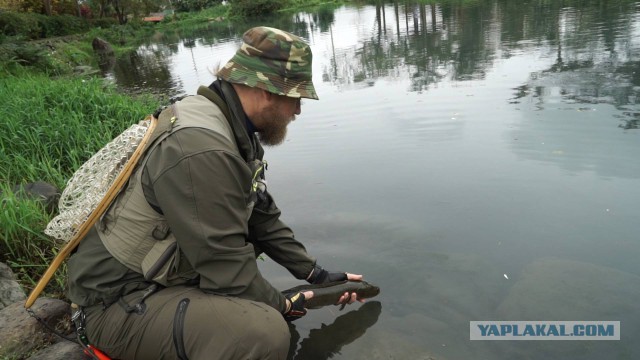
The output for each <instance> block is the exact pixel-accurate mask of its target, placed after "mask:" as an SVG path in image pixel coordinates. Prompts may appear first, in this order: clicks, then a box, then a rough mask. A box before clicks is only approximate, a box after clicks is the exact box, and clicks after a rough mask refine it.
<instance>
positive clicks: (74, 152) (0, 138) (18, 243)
mask: <svg viewBox="0 0 640 360" xmlns="http://www.w3.org/2000/svg"><path fill="white" fill-rule="evenodd" d="M20 72H21V74H19V75H3V76H2V77H0V114H3V121H1V122H0V184H3V185H2V189H1V190H2V191H3V193H2V195H0V229H1V230H0V261H2V262H6V263H8V264H9V265H10V266H11V267H12V268H13V269H14V270H15V271H16V272H17V273H18V276H19V278H20V281H21V283H22V285H24V286H25V287H26V288H30V287H31V286H33V285H34V283H35V281H37V279H38V278H39V276H40V275H41V274H42V272H43V271H44V269H45V268H46V266H47V264H49V262H50V260H51V259H52V258H53V256H54V253H55V248H56V247H55V246H54V245H55V243H54V241H53V240H52V239H50V238H48V237H47V236H46V235H44V234H43V229H44V227H45V226H46V224H47V223H48V222H49V220H50V219H51V217H52V214H49V213H47V211H46V210H45V209H44V208H43V206H42V205H41V204H40V203H38V202H37V201H33V200H28V199H24V198H21V197H16V196H14V195H13V194H12V193H11V191H10V189H11V188H12V187H13V186H14V185H18V184H25V183H29V182H34V181H38V180H42V181H46V182H48V183H51V184H53V185H55V186H57V187H58V188H60V189H63V188H64V186H65V184H66V182H67V181H68V179H69V178H70V177H71V175H72V174H73V172H74V171H75V170H76V169H77V168H78V167H79V166H80V165H81V164H82V163H83V162H85V161H86V160H87V159H89V157H91V156H92V155H93V154H94V153H95V152H96V151H97V150H98V149H100V148H101V147H102V146H104V144H106V143H107V142H109V141H110V140H111V139H112V138H114V137H115V136H116V135H117V134H119V133H120V132H122V131H123V130H125V129H126V128H127V127H129V126H130V125H131V124H133V123H135V122H138V121H139V120H141V119H143V118H144V117H145V116H146V115H147V114H149V113H151V112H152V111H153V110H155V108H157V106H158V105H159V103H158V101H157V100H154V99H152V98H150V97H139V98H132V97H130V96H127V95H123V94H119V93H117V92H116V91H115V89H114V88H113V87H111V86H106V85H105V83H104V81H103V80H102V79H97V78H85V79H82V78H56V79H52V78H50V77H49V76H48V75H47V74H37V73H33V72H27V71H25V70H22V71H20ZM63 277H64V272H63V271H62V272H59V277H58V278H57V280H56V281H55V282H54V288H53V289H50V290H51V291H52V292H54V293H62V290H63V288H64V286H63Z"/></svg>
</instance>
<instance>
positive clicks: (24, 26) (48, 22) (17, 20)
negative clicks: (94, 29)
mask: <svg viewBox="0 0 640 360" xmlns="http://www.w3.org/2000/svg"><path fill="white" fill-rule="evenodd" d="M88 28H89V23H88V22H87V21H86V20H85V19H82V18H78V17H76V16H71V15H58V16H46V15H42V14H34V13H17V12H11V11H2V12H0V32H1V33H2V34H3V35H4V36H20V37H24V38H26V39H30V40H34V39H42V38H47V37H54V36H64V35H71V34H77V33H81V32H83V31H86V30H87V29H88Z"/></svg>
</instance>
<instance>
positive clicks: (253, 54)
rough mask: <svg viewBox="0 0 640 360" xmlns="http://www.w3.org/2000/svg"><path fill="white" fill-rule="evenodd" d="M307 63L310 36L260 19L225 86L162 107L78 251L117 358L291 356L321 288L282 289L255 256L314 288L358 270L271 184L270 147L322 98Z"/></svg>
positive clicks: (102, 342)
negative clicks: (335, 258) (293, 218)
mask: <svg viewBox="0 0 640 360" xmlns="http://www.w3.org/2000/svg"><path fill="white" fill-rule="evenodd" d="M311 58H312V55H311V49H310V48H309V46H308V45H307V44H306V43H305V42H304V41H303V40H302V39H301V38H299V37H297V36H295V35H293V34H290V33H288V32H285V31H282V30H278V29H273V28H268V27H257V28H252V29H250V30H248V31H247V32H246V33H245V34H244V36H243V44H242V46H241V48H240V49H239V50H238V51H237V52H236V54H235V55H234V56H233V58H232V59H231V60H229V62H228V63H226V64H225V65H224V66H223V67H221V68H220V69H219V71H218V73H217V76H218V79H217V80H216V81H214V82H213V83H212V84H211V85H209V86H208V87H203V86H201V87H200V88H199V89H198V92H197V95H194V96H189V97H186V98H184V99H182V100H180V101H178V102H176V103H174V104H173V105H171V106H170V107H167V108H166V109H164V110H163V111H161V112H159V113H158V114H157V118H158V123H159V125H158V126H157V128H158V129H160V131H159V132H158V135H157V136H155V135H154V137H153V138H152V141H153V142H152V143H151V145H150V146H149V148H148V150H147V151H146V152H145V153H144V155H143V158H142V160H141V162H140V164H139V166H138V167H137V169H136V170H135V171H134V173H133V174H132V176H131V178H130V179H129V182H128V184H127V185H126V187H125V188H124V190H123V191H122V192H121V193H120V194H119V195H118V197H117V199H116V200H115V201H114V202H113V204H112V205H111V207H110V208H109V209H108V210H107V212H106V213H105V215H104V216H103V217H102V218H101V219H100V221H99V222H98V223H97V224H96V225H95V226H94V227H93V229H92V230H91V231H90V233H89V234H88V235H87V236H86V237H85V239H83V241H82V242H81V243H80V245H79V247H78V250H77V252H76V253H75V254H74V255H73V256H72V257H71V258H70V260H69V264H68V273H69V294H68V295H69V298H70V299H71V301H73V303H74V304H76V305H77V309H78V310H77V311H76V314H75V315H76V316H75V318H76V324H78V327H79V328H80V329H81V331H82V334H81V335H82V336H84V337H85V340H86V341H87V342H88V343H90V344H92V345H93V346H95V347H97V348H98V349H100V350H102V351H103V352H105V353H106V354H108V355H109V356H112V357H114V358H118V359H284V358H286V356H287V352H288V348H289V337H290V335H289V330H288V327H287V325H286V321H292V320H295V319H297V318H299V317H301V316H303V315H304V314H305V313H306V310H305V308H304V302H305V299H308V298H310V297H311V296H313V292H311V291H307V292H304V293H298V294H292V295H287V296H283V294H282V293H280V292H279V291H278V290H277V289H275V288H274V287H273V286H271V285H270V284H269V283H268V282H267V281H266V280H265V279H264V278H263V277H262V275H261V274H260V271H259V270H258V266H257V263H256V258H257V257H258V256H259V255H260V254H262V253H264V254H266V255H268V256H269V257H270V258H271V259H273V260H274V261H276V262H277V263H279V264H280V265H282V266H284V267H285V268H286V269H287V270H289V272H290V273H291V274H292V275H293V276H295V277H296V278H298V279H306V280H307V281H308V282H310V283H315V284H319V283H324V282H328V281H336V280H344V279H350V280H360V279H362V276H361V275H355V274H349V273H342V272H329V271H327V270H324V269H323V268H322V267H320V266H319V265H318V264H317V263H316V260H315V259H314V258H313V257H311V256H309V255H308V254H307V251H306V249H305V248H304V246H303V245H302V244H301V243H300V242H298V240H296V239H295V237H294V235H293V232H292V231H291V229H290V228H289V227H287V226H286V225H285V224H284V223H283V222H282V221H281V220H280V210H279V209H278V208H277V206H276V204H275V203H274V201H273V198H272V197H271V195H270V194H269V193H268V191H267V186H266V181H265V169H266V162H264V161H263V155H264V150H263V148H262V146H261V143H262V144H266V145H277V144H280V143H282V142H283V140H284V138H285V135H286V130H287V125H288V124H289V123H290V122H291V121H293V120H294V119H295V116H296V115H299V114H300V111H301V110H300V106H301V104H300V99H301V98H303V97H304V98H309V99H318V96H317V95H316V91H315V88H314V86H313V83H312V77H311ZM356 300H358V299H357V298H356V295H355V294H348V293H345V294H344V295H343V296H342V297H341V298H340V300H339V303H345V304H346V303H353V302H354V301H356Z"/></svg>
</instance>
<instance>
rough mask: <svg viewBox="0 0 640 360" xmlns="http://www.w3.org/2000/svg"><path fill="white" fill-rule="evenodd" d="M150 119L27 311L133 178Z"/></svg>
mask: <svg viewBox="0 0 640 360" xmlns="http://www.w3.org/2000/svg"><path fill="white" fill-rule="evenodd" d="M149 119H150V120H151V123H150V124H149V128H148V129H147V131H146V133H145V134H144V137H143V138H142V140H141V141H140V144H139V145H138V147H137V148H136V150H135V151H134V152H133V154H132V155H131V157H130V158H129V160H128V161H127V163H126V164H125V166H124V168H122V171H121V172H120V174H119V175H118V176H117V177H116V179H115V180H114V181H113V184H111V186H110V187H109V190H107V193H106V194H105V195H104V197H103V198H102V200H101V201H100V203H98V206H96V209H95V210H93V212H91V214H90V215H89V217H88V218H87V220H86V221H85V222H83V223H82V225H80V227H79V228H78V232H76V235H75V236H73V237H72V238H71V240H69V242H68V243H67V244H66V245H65V246H64V247H63V248H62V250H60V252H59V253H58V255H56V257H55V258H54V259H53V261H52V262H51V265H49V268H47V271H45V273H44V275H42V278H40V281H38V283H37V284H36V287H35V288H33V290H32V291H31V294H29V297H28V298H27V301H26V302H25V304H24V307H25V309H29V308H30V307H31V306H32V305H33V303H34V302H35V301H36V299H37V298H38V296H40V293H41V292H42V290H44V287H45V286H47V284H48V283H49V281H50V280H51V278H52V277H53V274H55V272H56V270H58V268H59V267H60V265H61V264H62V262H63V261H64V260H65V259H66V258H67V256H69V254H71V252H72V251H73V249H75V248H76V246H78V244H79V243H80V241H81V240H82V239H84V237H85V236H86V235H87V233H88V232H89V230H90V229H91V227H92V226H93V225H94V224H95V223H96V221H97V220H98V219H99V218H100V217H101V216H102V214H104V212H105V211H106V210H107V209H108V208H109V205H111V202H113V200H114V199H115V197H116V196H117V195H118V193H119V192H120V190H121V189H122V187H123V186H124V184H126V183H127V180H129V177H130V176H131V173H132V172H133V169H134V168H135V166H136V164H137V163H138V160H139V159H140V156H142V153H143V150H144V149H145V148H146V146H147V142H149V139H150V138H151V135H152V134H153V131H154V129H155V127H156V125H157V124H158V119H156V118H155V117H153V116H151V115H149V116H148V117H147V118H146V119H145V120H149Z"/></svg>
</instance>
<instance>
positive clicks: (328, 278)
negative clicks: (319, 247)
mask: <svg viewBox="0 0 640 360" xmlns="http://www.w3.org/2000/svg"><path fill="white" fill-rule="evenodd" d="M347 279H348V276H347V273H344V272H332V271H327V270H325V269H323V268H322V267H321V266H320V265H315V266H314V267H313V270H311V273H310V274H309V276H308V277H307V281H308V282H309V283H310V284H324V283H328V282H334V281H344V280H347Z"/></svg>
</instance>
